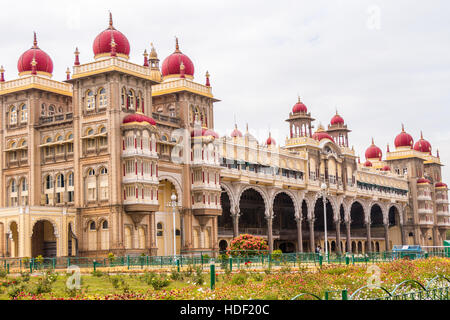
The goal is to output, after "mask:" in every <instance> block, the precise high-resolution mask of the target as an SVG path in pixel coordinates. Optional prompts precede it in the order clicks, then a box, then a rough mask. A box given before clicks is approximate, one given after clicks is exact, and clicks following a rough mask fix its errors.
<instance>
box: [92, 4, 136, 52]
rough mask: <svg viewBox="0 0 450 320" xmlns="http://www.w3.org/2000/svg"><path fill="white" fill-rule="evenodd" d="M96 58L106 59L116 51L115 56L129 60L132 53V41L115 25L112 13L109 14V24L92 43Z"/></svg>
mask: <svg viewBox="0 0 450 320" xmlns="http://www.w3.org/2000/svg"><path fill="white" fill-rule="evenodd" d="M92 49H93V50H94V59H95V60H99V59H104V58H108V57H110V56H111V53H113V52H114V53H115V56H117V57H119V58H122V59H125V60H128V59H129V55H130V43H129V42H128V39H127V37H125V35H124V34H123V33H122V32H120V31H118V30H116V28H114V26H113V20H112V14H111V13H110V14H109V26H108V28H107V29H106V30H104V31H102V32H101V33H100V34H99V35H98V36H97V37H96V38H95V40H94V44H93V45H92Z"/></svg>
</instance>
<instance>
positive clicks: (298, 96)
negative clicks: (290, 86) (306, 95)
mask: <svg viewBox="0 0 450 320" xmlns="http://www.w3.org/2000/svg"><path fill="white" fill-rule="evenodd" d="M297 98H298V102H299V103H300V102H301V101H300V95H299V94H297Z"/></svg>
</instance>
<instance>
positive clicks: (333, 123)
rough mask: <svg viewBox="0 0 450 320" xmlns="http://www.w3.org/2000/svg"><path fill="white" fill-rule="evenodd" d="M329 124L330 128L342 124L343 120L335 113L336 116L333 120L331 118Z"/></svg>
mask: <svg viewBox="0 0 450 320" xmlns="http://www.w3.org/2000/svg"><path fill="white" fill-rule="evenodd" d="M330 124H331V125H332V126H334V125H337V124H344V119H343V118H342V117H341V116H340V115H338V114H337V112H336V114H335V115H334V116H333V118H331V122H330Z"/></svg>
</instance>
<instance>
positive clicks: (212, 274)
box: [210, 263, 216, 290]
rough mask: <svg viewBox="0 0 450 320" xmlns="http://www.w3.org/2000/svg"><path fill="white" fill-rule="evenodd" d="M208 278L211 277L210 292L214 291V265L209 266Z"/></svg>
mask: <svg viewBox="0 0 450 320" xmlns="http://www.w3.org/2000/svg"><path fill="white" fill-rule="evenodd" d="M210 273H211V274H210V276H211V286H210V288H211V290H214V288H215V287H216V265H215V264H214V263H211V265H210Z"/></svg>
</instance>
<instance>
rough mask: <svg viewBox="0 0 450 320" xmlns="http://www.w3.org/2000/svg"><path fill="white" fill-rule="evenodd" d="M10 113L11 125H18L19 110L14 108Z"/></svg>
mask: <svg viewBox="0 0 450 320" xmlns="http://www.w3.org/2000/svg"><path fill="white" fill-rule="evenodd" d="M9 112H10V114H9V124H17V108H16V107H15V106H12V107H11V109H9Z"/></svg>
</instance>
